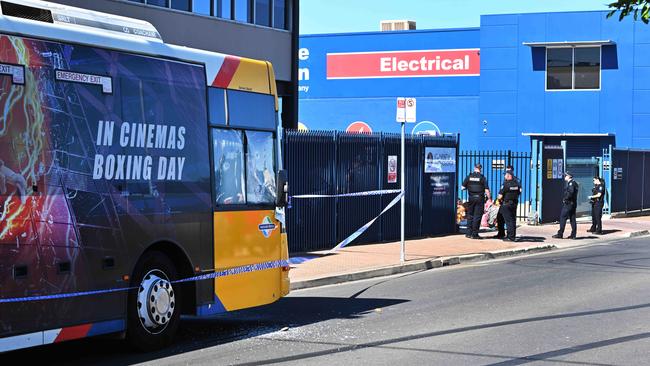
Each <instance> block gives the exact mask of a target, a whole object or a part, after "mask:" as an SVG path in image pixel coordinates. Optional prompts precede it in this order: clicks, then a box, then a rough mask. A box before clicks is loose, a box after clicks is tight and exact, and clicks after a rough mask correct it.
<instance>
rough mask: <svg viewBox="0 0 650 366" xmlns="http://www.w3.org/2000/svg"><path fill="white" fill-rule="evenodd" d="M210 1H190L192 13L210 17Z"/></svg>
mask: <svg viewBox="0 0 650 366" xmlns="http://www.w3.org/2000/svg"><path fill="white" fill-rule="evenodd" d="M211 2H212V0H192V12H193V13H197V14H202V15H212V12H211V11H210V5H211Z"/></svg>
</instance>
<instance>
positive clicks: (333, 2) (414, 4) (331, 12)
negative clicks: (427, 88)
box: [300, 0, 613, 34]
mask: <svg viewBox="0 0 650 366" xmlns="http://www.w3.org/2000/svg"><path fill="white" fill-rule="evenodd" d="M612 1H613V0H302V1H300V17H301V18H300V33H301V34H315V33H339V32H364V31H377V30H379V21H380V20H385V19H409V20H415V21H416V22H417V28H418V29H431V28H463V27H478V26H479V25H480V16H481V14H507V13H534V12H551V11H575V10H606V9H607V5H606V4H607V3H609V2H612Z"/></svg>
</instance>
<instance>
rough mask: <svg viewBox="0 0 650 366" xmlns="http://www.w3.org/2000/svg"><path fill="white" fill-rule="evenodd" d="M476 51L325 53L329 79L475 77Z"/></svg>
mask: <svg viewBox="0 0 650 366" xmlns="http://www.w3.org/2000/svg"><path fill="white" fill-rule="evenodd" d="M480 73H481V56H480V50H479V49H464V50H425V51H419V50H418V51H380V52H349V53H328V54H327V78H328V79H378V78H410V77H439V76H478V75H479V74H480Z"/></svg>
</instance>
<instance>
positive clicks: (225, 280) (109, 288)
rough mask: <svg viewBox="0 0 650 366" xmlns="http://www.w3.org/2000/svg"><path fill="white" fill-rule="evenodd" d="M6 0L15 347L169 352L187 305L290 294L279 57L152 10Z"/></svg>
mask: <svg viewBox="0 0 650 366" xmlns="http://www.w3.org/2000/svg"><path fill="white" fill-rule="evenodd" d="M0 8H1V11H2V15H0V106H1V111H2V112H1V114H0V352H5V351H10V350H15V349H20V348H26V347H32V346H38V345H44V344H51V343H57V342H61V341H66V340H72V339H79V338H83V337H90V336H96V335H101V334H118V335H123V336H125V337H126V339H127V340H128V341H129V342H130V343H132V344H133V345H134V346H136V347H138V348H140V349H142V350H152V349H156V348H160V347H164V346H165V345H168V344H169V343H170V342H171V341H172V339H173V336H174V333H175V331H176V330H177V328H178V326H179V322H180V316H181V315H184V314H187V315H193V316H198V317H207V316H212V315H214V314H219V313H224V312H229V311H233V310H238V309H244V308H250V307H256V306H260V305H264V304H269V303H272V302H275V301H276V300H278V299H280V298H281V297H283V296H285V295H287V294H288V292H289V278H288V271H289V267H288V264H287V260H288V249H287V242H286V235H285V234H284V228H283V221H282V220H283V207H284V206H285V205H286V200H287V197H286V173H285V172H284V171H283V170H281V168H282V166H281V159H280V157H281V151H280V144H279V143H278V138H279V136H278V135H279V134H280V133H281V127H279V126H278V109H279V108H278V98H277V92H276V83H275V78H274V73H273V67H272V65H271V64H270V63H269V62H265V61H258V60H252V59H247V58H241V57H235V56H229V55H223V54H218V53H213V52H207V51H202V50H196V49H190V48H186V47H180V46H176V45H170V44H166V43H165V42H164V41H163V40H162V38H161V36H160V34H159V33H158V32H157V30H156V29H155V28H154V27H153V26H152V25H151V24H149V23H147V22H144V21H141V20H136V19H130V18H126V17H121V16H114V15H108V14H103V13H99V12H93V11H88V10H84V9H79V8H74V7H68V6H62V5H59V4H53V3H47V2H44V1H35V0H10V1H0ZM197 36H207V35H197ZM210 36H215V37H218V35H210Z"/></svg>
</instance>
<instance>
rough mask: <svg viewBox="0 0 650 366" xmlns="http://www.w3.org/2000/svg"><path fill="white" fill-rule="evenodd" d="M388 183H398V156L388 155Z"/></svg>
mask: <svg viewBox="0 0 650 366" xmlns="http://www.w3.org/2000/svg"><path fill="white" fill-rule="evenodd" d="M388 183H397V155H388Z"/></svg>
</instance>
